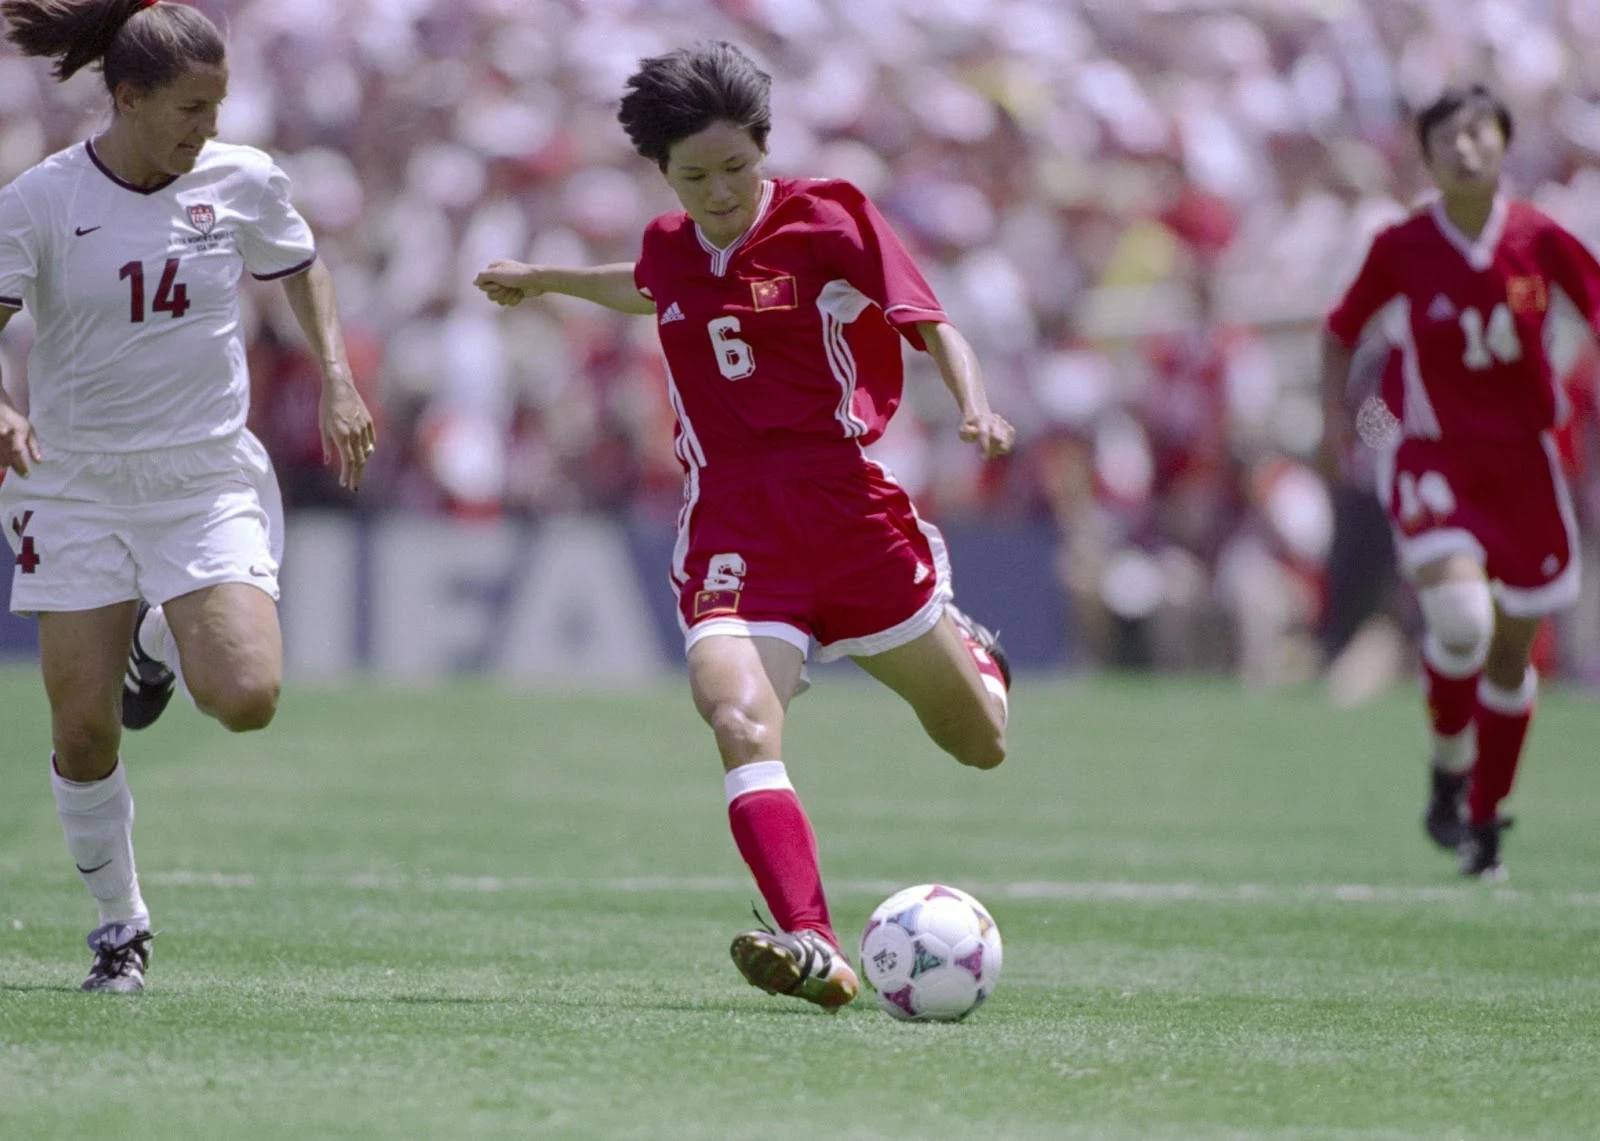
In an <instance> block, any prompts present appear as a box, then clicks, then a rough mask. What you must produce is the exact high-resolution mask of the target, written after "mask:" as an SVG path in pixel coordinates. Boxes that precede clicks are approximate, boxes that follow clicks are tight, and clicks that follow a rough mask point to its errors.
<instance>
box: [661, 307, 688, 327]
mask: <svg viewBox="0 0 1600 1141" xmlns="http://www.w3.org/2000/svg"><path fill="white" fill-rule="evenodd" d="M685 319H686V318H685V317H684V315H683V310H682V309H680V308H678V303H677V302H676V301H674V302H673V303H672V304H671V305H668V306H667V311H666V312H665V313H663V314H661V323H662V324H663V325H670V324H671V323H672V322H674V321H683V320H685Z"/></svg>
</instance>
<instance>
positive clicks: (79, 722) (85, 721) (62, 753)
mask: <svg viewBox="0 0 1600 1141" xmlns="http://www.w3.org/2000/svg"><path fill="white" fill-rule="evenodd" d="M53 736H54V738H55V741H54V744H55V752H56V768H57V769H59V770H60V772H61V775H62V776H64V777H66V778H67V779H68V780H94V779H97V777H98V776H103V775H104V774H105V773H107V772H110V771H111V769H112V768H114V767H115V766H116V761H117V748H118V746H119V745H120V744H121V741H122V728H121V726H120V725H119V724H118V723H117V720H116V718H115V717H112V716H103V717H100V716H77V717H73V716H67V717H58V718H57V719H56V724H55V732H54V734H53Z"/></svg>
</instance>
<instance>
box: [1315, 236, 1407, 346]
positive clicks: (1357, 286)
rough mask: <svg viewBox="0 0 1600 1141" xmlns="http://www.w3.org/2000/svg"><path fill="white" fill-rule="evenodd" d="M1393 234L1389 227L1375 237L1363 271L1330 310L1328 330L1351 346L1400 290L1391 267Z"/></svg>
mask: <svg viewBox="0 0 1600 1141" xmlns="http://www.w3.org/2000/svg"><path fill="white" fill-rule="evenodd" d="M1389 234H1390V231H1388V230H1385V231H1383V232H1382V233H1380V234H1379V235H1378V236H1377V237H1376V238H1374V239H1372V248H1371V249H1370V250H1368V251H1367V260H1366V261H1364V262H1362V263H1361V272H1360V273H1358V274H1356V279H1355V281H1353V282H1352V283H1351V284H1350V288H1349V289H1348V290H1347V291H1346V292H1345V295H1344V298H1343V299H1342V300H1341V301H1340V302H1339V304H1338V305H1336V306H1335V307H1334V310H1333V312H1332V313H1329V314H1328V332H1329V333H1330V334H1331V335H1332V336H1333V338H1334V339H1335V340H1337V341H1338V342H1339V343H1340V344H1342V345H1344V346H1345V347H1347V348H1354V347H1355V344H1356V342H1357V341H1358V340H1360V339H1361V331H1362V330H1363V329H1365V328H1366V327H1367V322H1369V321H1371V320H1372V318H1373V317H1375V316H1377V314H1378V311H1379V310H1380V309H1382V308H1383V307H1384V306H1385V305H1387V304H1388V303H1389V302H1390V301H1392V300H1393V299H1394V297H1395V295H1396V294H1398V293H1399V292H1400V287H1399V285H1398V284H1397V283H1396V280H1395V276H1394V274H1393V273H1392V272H1391V270H1390V267H1389V246H1390V243H1389V241H1388V240H1387V239H1388V237H1389Z"/></svg>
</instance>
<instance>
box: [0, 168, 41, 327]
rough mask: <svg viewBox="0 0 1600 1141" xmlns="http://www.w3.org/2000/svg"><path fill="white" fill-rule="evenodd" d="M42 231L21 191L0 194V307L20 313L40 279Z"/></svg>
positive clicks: (7, 190) (14, 187)
mask: <svg viewBox="0 0 1600 1141" xmlns="http://www.w3.org/2000/svg"><path fill="white" fill-rule="evenodd" d="M38 247H39V227H37V226H36V225H34V222H33V218H32V215H31V214H30V213H29V211H28V203H27V201H26V199H25V198H24V197H23V194H22V191H21V189H20V188H19V187H18V186H17V185H16V183H12V184H11V185H9V186H7V187H6V188H5V189H4V190H0V306H3V307H5V308H7V309H21V308H22V307H23V305H24V303H25V302H26V301H27V300H28V299H29V298H30V297H31V296H32V295H33V283H34V280H35V279H36V278H37V277H38V275H39V248H38Z"/></svg>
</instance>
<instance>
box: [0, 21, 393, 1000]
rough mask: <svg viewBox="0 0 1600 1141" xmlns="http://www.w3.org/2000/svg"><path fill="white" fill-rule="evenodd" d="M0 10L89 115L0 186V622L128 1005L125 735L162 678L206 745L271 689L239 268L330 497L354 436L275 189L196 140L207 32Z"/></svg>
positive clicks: (357, 418) (162, 700) (102, 952)
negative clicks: (89, 132) (4, 549)
mask: <svg viewBox="0 0 1600 1141" xmlns="http://www.w3.org/2000/svg"><path fill="white" fill-rule="evenodd" d="M0 13H3V14H4V16H5V20H6V24H7V29H6V31H7V36H8V38H9V39H10V40H11V41H12V42H13V43H14V44H16V45H17V47H19V48H20V49H21V50H22V52H23V53H24V54H26V55H30V56H42V57H45V58H48V59H53V60H55V61H56V68H55V74H56V77H57V78H58V79H61V80H66V79H68V78H69V77H70V76H72V75H73V74H74V73H75V72H77V71H78V70H80V69H81V68H83V67H86V66H89V65H95V66H97V67H98V68H99V69H100V71H101V73H102V77H103V78H104V80H105V84H106V88H107V90H108V91H109V93H110V95H111V98H112V117H111V123H110V125H109V126H108V127H107V128H106V129H105V130H104V131H103V132H101V133H100V134H98V135H96V136H95V137H94V138H93V139H90V140H88V141H86V142H83V143H80V144H78V145H76V146H73V147H69V148H68V149H67V150H64V151H62V152H60V153H59V154H56V155H52V156H51V157H49V158H47V159H45V160H44V161H43V162H41V163H39V164H38V165H37V166H35V167H33V168H32V169H30V170H28V171H25V172H24V173H23V174H21V175H19V176H18V177H17V178H16V179H15V180H14V181H13V182H11V183H10V184H9V185H7V186H6V187H5V188H4V189H3V190H0V328H4V327H5V324H6V323H7V322H8V321H10V319H11V318H12V317H13V316H15V314H16V313H17V312H18V311H19V310H21V309H23V308H26V309H28V310H29V311H30V313H31V315H32V317H33V319H34V322H35V325H36V327H37V330H38V337H37V340H36V341H35V343H34V346H33V350H32V353H31V355H30V357H29V367H28V393H29V415H28V416H27V417H24V416H23V415H22V413H21V412H20V411H19V410H18V409H17V408H16V407H14V406H13V405H12V404H11V403H10V402H9V401H8V400H7V399H6V398H5V396H4V394H3V393H0V472H3V471H4V470H5V469H6V468H9V469H10V471H9V473H6V477H5V480H4V483H3V484H0V521H3V522H4V525H5V532H6V538H7V539H8V540H9V541H10V543H11V545H12V548H13V550H14V552H15V555H16V569H15V572H14V575H13V578H12V586H11V608H12V609H13V610H14V611H16V612H18V613H22V614H37V615H38V618H39V660H40V668H41V671H42V672H43V674H44V683H45V692H46V695H47V697H48V699H49V702H50V714H51V720H52V740H53V742H54V745H55V754H54V757H53V761H52V763H53V772H52V784H53V786H54V789H55V798H56V809H57V814H58V815H59V816H60V818H61V828H62V831H63V833H64V835H65V837H66V842H67V850H68V852H69V853H70V854H71V856H72V859H73V862H74V863H75V864H76V865H77V867H78V871H79V872H80V873H81V874H82V876H83V882H84V886H86V887H87V888H88V889H89V893H90V894H91V895H92V896H93V897H94V898H95V901H96V903H97V904H98V905H99V910H100V925H99V926H98V927H96V928H95V930H94V931H93V932H91V933H90V935H89V946H90V949H91V950H93V951H94V954H95V962H94V966H93V967H92V968H91V970H90V973H89V977H88V979H87V980H86V981H85V982H84V984H83V985H84V989H85V990H99V991H136V990H140V989H142V988H143V986H144V972H145V969H146V967H147V966H148V965H149V943H150V939H151V931H150V913H149V910H148V909H147V908H146V907H145V903H144V899H143V897H142V895H141V894H140V890H139V877H138V873H137V870H136V868H135V864H134V856H133V796H132V794H131V793H130V792H129V789H128V780H127V776H126V772H125V769H124V767H123V765H122V764H121V763H120V758H119V754H118V749H119V746H120V744H121V738H122V730H123V728H124V727H126V728H142V727H144V726H146V725H148V724H150V723H151V722H152V721H154V720H155V719H156V717H158V716H159V715H160V714H161V711H162V709H164V708H165V706H166V704H167V701H168V699H169V698H170V697H171V695H172V692H173V688H174V685H175V683H176V681H178V680H183V681H185V682H186V686H187V689H188V691H189V694H190V696H191V697H192V698H193V699H194V702H195V704H196V705H197V706H198V707H199V708H200V709H201V710H203V711H204V712H206V713H208V714H210V715H211V716H212V717H214V718H216V720H218V721H219V722H221V723H222V724H223V725H225V726H226V727H227V728H228V729H230V730H232V731H234V732H246V731H250V730H255V729H261V728H264V727H265V726H266V725H267V723H268V722H270V721H271V720H272V717H273V715H274V713H275V712H276V710H277V702H278V691H279V686H280V683H281V679H282V676H283V647H282V639H281V637H280V634H279V629H278V611H277V605H276V599H277V597H278V564H279V559H280V557H281V552H282V546H283V513H282V508H281V505H280V503H279V498H278V486H277V481H276V479H275V477H274V474H273V470H272V463H271V461H270V460H269V459H268V458H267V453H266V450H265V449H264V448H263V447H262V446H261V444H260V442H259V441H258V440H257V439H256V438H255V437H254V436H253V435H251V434H250V432H249V431H248V430H247V429H246V428H245V419H246V413H247V412H248V410H249V391H250V378H249V376H248V374H247V371H246V367H245V350H244V341H243V337H242V336H241V333H240V308H239V281H240V278H241V277H242V276H243V275H244V274H245V273H246V272H248V273H250V274H251V275H252V276H254V277H256V278H258V279H260V280H281V281H282V282H283V286H284V290H285V293H286V294H287V296H288V299H289V304H290V307H291V308H292V309H293V311H294V315H295V318H296V320H297V321H298V323H299V325H300V327H301V329H302V330H303V331H304V333H305V334H306V336H307V338H308V339H309V340H310V342H311V343H312V345H313V347H314V349H315V351H316V353H317V356H318V359H319V362H320V363H321V365H322V405H321V427H322V439H323V448H324V456H325V458H328V457H331V456H332V455H335V454H336V455H337V456H338V459H339V467H340V473H341V476H340V478H341V482H342V484H343V485H344V486H345V487H347V488H351V489H354V488H355V486H356V485H357V484H358V483H359V481H360V479H361V472H362V469H363V467H364V466H365V465H366V462H367V460H368V459H369V458H370V457H371V455H372V451H373V448H374V442H373V429H372V419H371V417H370V416H368V414H367V409H366V406H365V404H364V403H363V402H362V400H361V397H360V396H359V395H358V394H357V393H356V389H355V385H354V384H353V382H352V381H351V379H350V369H349V365H348V364H347V363H346V361H345V354H344V346H343V340H342V337H341V335H340V331H339V318H338V312H337V308H336V306H335V304H334V297H333V282H332V278H331V276H330V275H329V273H328V271H327V269H326V268H325V267H323V266H322V265H321V264H320V263H319V262H318V261H317V259H316V248H315V244H314V241H313V238H312V234H311V230H310V228H309V227H308V226H307V225H306V223H305V220H304V219H303V218H301V216H300V215H299V213H298V212H297V211H296V210H295V208H294V206H293V205H292V204H291V202H290V199H289V180H288V178H287V177H286V176H285V175H284V173H283V172H282V171H281V170H279V169H278V167H277V166H276V164H275V163H274V162H273V161H272V159H271V157H270V156H268V155H266V154H263V153H262V152H261V151H258V150H255V149H253V148H251V147H241V146H230V145H227V144H223V143H218V142H216V141H214V140H215V136H216V133H217V114H218V107H219V105H220V104H221V103H222V100H223V99H224V98H225V97H226V96H227V91H228V69H227V62H226V58H225V48H224V44H223V40H222V35H221V33H220V32H218V31H217V28H216V26H215V25H214V24H212V23H211V21H210V20H209V19H207V18H206V17H205V16H204V15H203V14H201V13H200V12H199V11H197V10H195V9H193V8H190V7H187V6H185V5H182V4H175V3H165V2H163V3H154V2H153V0H5V2H4V3H3V4H0ZM146 602H148V603H153V604H155V605H154V606H150V605H146ZM130 644H131V651H130ZM147 651H148V652H147ZM119 699H120V705H121V711H120V712H121V716H120V719H119V716H118V713H119V710H118V705H119ZM119 721H120V723H119Z"/></svg>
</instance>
